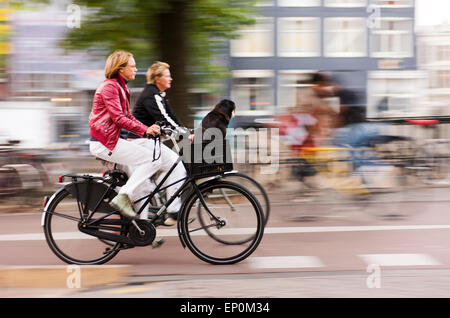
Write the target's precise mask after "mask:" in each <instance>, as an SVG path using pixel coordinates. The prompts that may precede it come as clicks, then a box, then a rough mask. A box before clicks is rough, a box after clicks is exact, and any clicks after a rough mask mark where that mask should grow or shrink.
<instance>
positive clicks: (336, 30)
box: [0, 0, 450, 203]
mask: <svg viewBox="0 0 450 318" xmlns="http://www.w3.org/2000/svg"><path fill="white" fill-rule="evenodd" d="M449 9H450V8H449V3H448V1H445V0H258V1H257V0H195V1H186V0H165V1H163V0H158V1H155V0H152V1H140V0H129V1H117V0H113V1H65V0H61V1H53V0H48V1H36V0H34V1H31V0H30V1H14V0H11V1H5V0H2V1H0V37H1V38H0V41H1V42H0V143H1V149H0V194H1V195H2V198H3V200H6V201H9V200H11V199H12V198H14V197H20V199H19V200H23V198H24V194H26V197H27V196H29V195H30V193H32V192H33V191H38V192H39V191H42V190H43V189H45V190H48V191H50V190H53V189H54V184H55V182H56V179H55V175H58V174H61V173H66V172H73V171H89V172H100V171H101V167H100V166H99V165H98V164H97V163H96V162H95V161H94V160H93V158H92V157H91V155H90V154H89V152H88V148H87V144H86V140H87V139H88V136H89V129H88V116H89V112H90V110H91V102H92V98H93V94H94V91H95V89H96V88H97V86H98V85H99V83H100V82H101V81H102V80H103V79H104V73H103V67H104V61H105V59H106V57H107V56H108V55H109V54H110V53H111V52H112V51H113V50H115V49H126V50H130V51H131V52H133V53H134V54H135V57H136V61H137V67H138V70H139V72H138V76H137V78H136V80H135V81H133V82H130V83H129V87H130V88H131V92H132V97H131V99H132V102H131V105H134V102H135V101H136V98H137V97H138V96H139V94H140V92H141V91H142V89H143V87H144V86H145V72H146V70H147V68H148V66H150V65H151V63H153V62H154V61H157V60H163V61H166V62H168V63H169V64H171V72H172V75H173V78H174V82H173V88H172V89H171V90H170V91H169V92H168V94H169V98H170V100H171V104H172V106H173V107H174V109H175V112H176V113H177V114H178V115H179V116H180V117H181V119H182V120H183V122H184V123H185V125H186V126H189V127H193V126H194V125H195V120H200V119H201V118H202V117H203V116H204V115H205V114H206V112H207V111H208V110H210V109H211V107H212V106H213V105H214V104H215V103H217V102H218V101H219V100H220V99H222V98H231V99H233V100H234V101H235V102H236V105H237V111H236V117H235V118H234V119H233V123H232V125H233V127H235V128H239V127H243V128H249V127H255V128H261V127H271V128H273V127H277V126H278V125H277V121H276V118H278V117H277V116H280V115H282V114H285V113H289V112H290V109H292V108H293V107H295V106H296V105H298V104H299V103H300V101H301V100H302V98H304V97H302V96H304V95H302V92H304V90H305V89H308V88H311V86H313V85H315V84H314V83H312V82H311V80H312V78H313V76H314V74H316V73H317V72H321V73H324V74H327V75H328V76H330V78H331V79H332V81H333V82H334V84H335V85H337V86H339V87H345V88H346V89H349V90H351V91H353V92H355V93H356V94H357V96H358V99H357V102H355V104H356V106H358V107H363V108H364V114H365V116H366V118H367V120H369V121H375V122H384V123H389V124H392V126H390V128H389V129H390V130H389V133H390V134H395V135H403V136H412V137H414V140H415V141H416V142H417V143H419V144H420V143H421V142H424V141H425V140H427V138H449V137H450V130H449V128H448V126H447V124H446V123H447V122H448V119H449V117H450V116H449V115H450V104H449V101H450V16H449V14H448V12H450V11H449ZM324 100H325V102H324V103H325V104H326V105H327V106H328V107H330V108H331V109H333V110H334V111H335V112H336V114H338V113H339V109H340V106H341V105H342V100H341V99H340V98H339V96H329V97H328V98H326V99H324ZM303 101H304V99H303ZM424 118H425V119H433V120H438V122H433V123H432V125H431V126H432V128H433V129H428V127H429V126H430V125H426V126H424V125H411V124H407V122H405V120H406V119H424ZM330 128H333V125H330ZM330 135H331V133H328V134H325V135H321V136H318V137H321V138H322V139H321V140H324V139H323V138H325V137H329V136H330ZM280 140H281V142H283V138H282V139H280ZM279 150H280V158H281V159H283V158H284V156H285V157H290V156H296V154H295V153H293V152H291V149H290V148H289V145H287V147H286V148H284V147H283V145H281V146H280V147H279ZM284 151H286V153H284ZM281 159H280V160H281ZM280 169H283V167H281V166H280ZM289 171H290V170H289ZM250 172H251V171H250ZM286 175H289V173H287V174H284V176H285V177H286ZM280 176H283V174H279V175H277V177H280ZM262 181H267V180H262ZM267 182H275V181H274V180H273V179H270V180H268V181H267ZM19 194H21V195H19ZM20 202H21V203H23V202H22V201H20Z"/></svg>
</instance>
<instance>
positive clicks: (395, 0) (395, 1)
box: [371, 0, 414, 8]
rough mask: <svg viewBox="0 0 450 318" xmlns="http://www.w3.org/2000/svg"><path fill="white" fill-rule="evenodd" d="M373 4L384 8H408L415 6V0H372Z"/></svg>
mask: <svg viewBox="0 0 450 318" xmlns="http://www.w3.org/2000/svg"><path fill="white" fill-rule="evenodd" d="M371 4H373V5H376V6H379V7H382V8H406V7H412V6H414V0H371Z"/></svg>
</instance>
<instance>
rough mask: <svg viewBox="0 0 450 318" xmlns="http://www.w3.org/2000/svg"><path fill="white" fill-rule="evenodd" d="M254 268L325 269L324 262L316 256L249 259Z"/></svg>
mask: <svg viewBox="0 0 450 318" xmlns="http://www.w3.org/2000/svg"><path fill="white" fill-rule="evenodd" d="M248 262H249V264H250V267H252V268H306V267H323V264H322V262H321V261H320V259H319V258H318V257H315V256H264V257H250V258H249V259H248Z"/></svg>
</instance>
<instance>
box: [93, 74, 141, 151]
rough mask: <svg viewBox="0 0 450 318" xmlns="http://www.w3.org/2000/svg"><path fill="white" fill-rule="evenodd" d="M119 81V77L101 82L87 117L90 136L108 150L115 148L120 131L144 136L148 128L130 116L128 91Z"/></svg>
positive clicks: (120, 79)
mask: <svg viewBox="0 0 450 318" xmlns="http://www.w3.org/2000/svg"><path fill="white" fill-rule="evenodd" d="M120 81H123V79H122V78H120V77H119V78H112V79H106V80H104V81H103V83H102V84H101V85H100V86H99V87H98V88H97V90H96V91H95V95H94V102H93V104H92V111H91V114H90V115H89V127H90V134H91V136H92V137H94V138H95V139H97V140H98V141H99V142H101V143H102V144H103V145H104V146H105V147H106V148H108V149H110V150H113V149H114V147H115V146H116V144H117V141H118V139H119V136H120V132H121V130H122V129H125V130H128V131H130V132H132V133H134V134H135V135H138V136H144V134H145V132H146V131H147V128H148V127H147V126H146V125H144V124H143V123H141V122H140V121H138V120H137V119H136V118H135V117H134V116H133V115H131V112H130V91H129V90H128V88H127V87H126V85H123V86H124V87H125V88H126V90H125V89H124V88H123V87H122V86H121V85H120ZM123 83H125V82H123Z"/></svg>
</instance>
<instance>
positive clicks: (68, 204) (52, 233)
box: [44, 187, 123, 265]
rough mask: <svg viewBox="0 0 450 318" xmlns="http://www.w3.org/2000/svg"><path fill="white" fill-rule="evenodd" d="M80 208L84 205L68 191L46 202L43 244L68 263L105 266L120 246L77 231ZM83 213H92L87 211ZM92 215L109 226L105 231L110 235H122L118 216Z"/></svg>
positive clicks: (81, 211)
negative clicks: (47, 203)
mask: <svg viewBox="0 0 450 318" xmlns="http://www.w3.org/2000/svg"><path fill="white" fill-rule="evenodd" d="M105 188H106V187H105ZM109 199H110V197H109V198H108V200H109ZM83 207H84V204H83V203H81V202H80V200H79V199H78V200H77V197H76V196H75V195H73V194H71V193H70V192H69V191H67V190H63V191H61V192H59V193H58V194H57V196H56V197H55V198H54V199H53V200H52V202H51V203H50V206H49V207H48V209H47V212H46V216H45V220H44V234H45V238H46V240H47V243H48V245H49V247H50V249H51V250H52V251H53V253H55V255H56V256H58V257H59V258H60V259H61V260H63V261H64V262H66V263H68V264H78V265H94V264H103V263H106V262H107V261H109V260H111V259H112V258H113V257H114V256H115V255H116V254H117V253H118V252H119V251H120V249H119V248H120V247H121V243H116V242H112V241H108V240H103V239H98V238H97V237H95V236H92V235H88V234H84V233H82V232H80V230H79V228H78V226H79V223H80V222H81V214H82V213H84V212H83ZM85 211H86V212H87V213H91V212H92V211H90V210H89V209H88V210H85ZM95 215H96V217H102V218H103V221H102V222H103V223H108V222H109V223H110V224H109V225H108V226H107V229H106V230H107V231H108V232H110V233H111V234H116V235H120V234H121V233H123V228H122V226H121V225H120V223H121V218H122V217H121V216H120V215H118V214H111V215H108V213H106V212H101V211H99V212H96V214H95Z"/></svg>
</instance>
